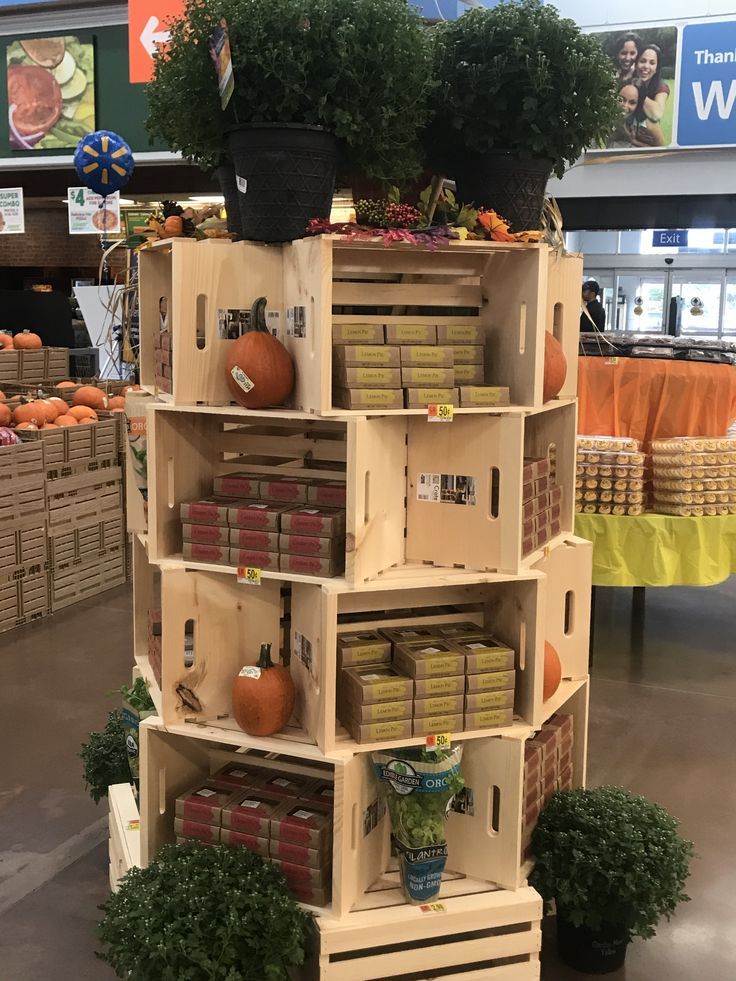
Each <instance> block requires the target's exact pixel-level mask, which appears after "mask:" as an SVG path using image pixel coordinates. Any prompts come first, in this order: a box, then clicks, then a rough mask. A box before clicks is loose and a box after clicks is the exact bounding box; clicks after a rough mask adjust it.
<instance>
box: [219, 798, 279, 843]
mask: <svg viewBox="0 0 736 981" xmlns="http://www.w3.org/2000/svg"><path fill="white" fill-rule="evenodd" d="M283 802H284V798H283V797H282V796H280V795H278V794H274V793H272V792H271V791H262V790H257V789H253V788H250V789H245V790H240V791H238V792H237V793H236V794H233V796H232V797H231V799H230V800H229V801H228V802H227V803H226V805H225V806H224V807H223V809H222V826H223V828H228V829H230V830H231V831H238V832H241V833H242V834H247V835H253V836H254V837H257V838H269V837H270V834H271V818H272V817H273V815H274V814H275V813H276V811H277V810H278V809H279V808H280V807H281V805H282V804H283Z"/></svg>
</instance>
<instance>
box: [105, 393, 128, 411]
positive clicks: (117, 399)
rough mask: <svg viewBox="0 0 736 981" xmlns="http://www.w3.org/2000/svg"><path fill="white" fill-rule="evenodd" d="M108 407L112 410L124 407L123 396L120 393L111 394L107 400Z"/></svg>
mask: <svg viewBox="0 0 736 981" xmlns="http://www.w3.org/2000/svg"><path fill="white" fill-rule="evenodd" d="M107 407H108V409H109V410H110V411H111V412H113V411H114V410H115V409H124V408H125V398H124V397H123V396H122V395H113V396H112V398H109V399H108V400H107Z"/></svg>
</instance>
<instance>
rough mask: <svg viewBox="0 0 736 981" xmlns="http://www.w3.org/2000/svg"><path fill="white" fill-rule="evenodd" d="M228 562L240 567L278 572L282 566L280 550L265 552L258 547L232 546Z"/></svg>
mask: <svg viewBox="0 0 736 981" xmlns="http://www.w3.org/2000/svg"><path fill="white" fill-rule="evenodd" d="M228 562H229V564H230V565H235V566H237V567H238V568H243V567H249V568H252V569H267V570H268V571H269V572H278V571H279V569H280V567H281V563H280V557H279V553H278V552H264V551H263V549H258V548H231V549H230V557H229V559H228Z"/></svg>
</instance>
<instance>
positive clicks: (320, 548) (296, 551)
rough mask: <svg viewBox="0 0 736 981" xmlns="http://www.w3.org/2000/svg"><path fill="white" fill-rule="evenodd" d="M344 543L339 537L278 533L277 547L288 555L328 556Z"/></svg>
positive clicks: (337, 550)
mask: <svg viewBox="0 0 736 981" xmlns="http://www.w3.org/2000/svg"><path fill="white" fill-rule="evenodd" d="M344 547H345V546H344V545H343V543H342V541H341V540H340V539H339V538H319V537H318V536H317V535H299V534H296V535H295V534H284V533H283V532H282V533H281V535H279V540H278V548H279V551H280V552H288V553H289V554H290V555H318V556H320V557H321V558H327V559H328V558H330V557H331V556H335V553H337V552H339V551H340V549H344Z"/></svg>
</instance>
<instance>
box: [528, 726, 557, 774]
mask: <svg viewBox="0 0 736 981" xmlns="http://www.w3.org/2000/svg"><path fill="white" fill-rule="evenodd" d="M526 744H527V746H537V747H539V749H541V751H542V758H541V760H540V762H541V765H542V766H544V764H545V761H546V760H547V757H548V756H555V757H556V755H557V737H556V735H555V733H554V732H551V731H550V730H549V729H546V730H545V729H542V730H541V731H540V732H538V733H537V735H536V736H535V737H534V738H533V739H527V741H526Z"/></svg>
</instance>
